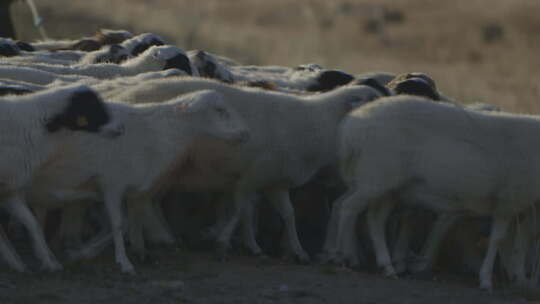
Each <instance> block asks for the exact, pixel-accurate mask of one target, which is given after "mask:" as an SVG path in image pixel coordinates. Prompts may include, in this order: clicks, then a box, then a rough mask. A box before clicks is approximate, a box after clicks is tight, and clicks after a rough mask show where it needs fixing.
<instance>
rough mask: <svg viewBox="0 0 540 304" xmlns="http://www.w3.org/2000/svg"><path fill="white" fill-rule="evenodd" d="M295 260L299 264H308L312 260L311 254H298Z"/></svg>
mask: <svg viewBox="0 0 540 304" xmlns="http://www.w3.org/2000/svg"><path fill="white" fill-rule="evenodd" d="M295 261H296V263H298V264H301V265H307V264H309V263H310V262H311V259H310V258H309V256H308V255H307V254H306V253H305V252H302V253H301V254H296V255H295Z"/></svg>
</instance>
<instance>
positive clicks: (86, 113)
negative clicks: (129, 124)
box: [0, 86, 119, 271]
mask: <svg viewBox="0 0 540 304" xmlns="http://www.w3.org/2000/svg"><path fill="white" fill-rule="evenodd" d="M0 107H1V108H2V110H1V111H0V113H2V114H1V119H0V121H1V122H2V128H3V129H4V130H9V132H7V131H6V132H4V135H3V136H2V137H1V138H0V147H1V148H0V154H1V157H0V160H1V162H2V164H1V167H2V170H1V172H0V183H1V184H2V197H3V205H2V206H3V207H5V208H6V209H7V210H8V211H9V212H10V213H11V215H13V216H14V217H15V218H17V219H18V220H19V221H21V222H22V223H23V225H24V226H25V227H26V228H27V229H28V232H29V235H30V237H31V239H32V242H33V244H34V250H35V253H36V256H37V257H38V258H39V259H40V260H41V262H42V268H43V269H45V270H50V271H54V270H58V269H61V268H62V267H61V265H60V264H59V263H58V262H57V261H56V258H55V257H54V255H53V254H52V253H51V252H50V250H49V248H48V246H47V244H46V242H45V238H44V235H43V231H42V230H41V228H40V227H39V225H38V224H37V222H36V220H35V218H34V216H33V215H32V213H31V212H30V210H29V209H28V207H27V206H26V202H25V194H26V191H27V189H28V187H29V186H30V184H31V182H32V179H33V178H34V176H35V174H36V173H37V172H39V170H41V169H43V166H45V165H46V164H47V163H48V162H49V161H51V160H53V159H55V158H57V157H61V155H62V153H63V152H64V148H65V145H64V144H65V143H66V141H67V140H69V139H71V138H73V137H77V136H75V135H74V132H73V131H79V132H77V133H81V132H88V133H100V134H103V135H104V136H108V137H111V136H115V137H116V136H118V135H119V133H118V128H119V126H118V124H117V123H116V122H114V121H112V120H111V116H110V115H109V113H108V110H107V108H106V107H105V105H104V103H103V101H102V100H101V99H100V98H99V97H98V96H97V95H96V94H95V92H94V91H92V90H91V89H90V88H89V87H87V86H70V87H65V88H61V89H52V90H47V91H43V92H40V93H36V94H30V95H25V96H20V97H15V96H11V97H4V98H0ZM0 239H1V237H0ZM0 241H1V242H2V243H3V244H2V246H1V249H0V251H2V252H1V253H2V255H4V257H5V258H6V259H7V261H8V263H9V265H10V266H11V267H13V268H14V269H16V270H19V271H24V270H25V268H26V267H25V266H24V264H23V263H22V262H21V261H20V259H19V258H18V256H17V255H16V253H15V252H14V251H13V250H11V249H10V248H9V247H10V246H9V244H8V243H7V240H3V239H2V240H0ZM6 244H7V245H6Z"/></svg>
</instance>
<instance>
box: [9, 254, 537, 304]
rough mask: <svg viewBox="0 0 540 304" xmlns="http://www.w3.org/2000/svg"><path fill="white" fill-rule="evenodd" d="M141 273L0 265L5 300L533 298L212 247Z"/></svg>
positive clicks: (156, 261)
mask: <svg viewBox="0 0 540 304" xmlns="http://www.w3.org/2000/svg"><path fill="white" fill-rule="evenodd" d="M152 254H153V259H152V260H153V262H149V263H144V264H141V263H139V264H137V265H136V267H137V275H135V276H131V275H125V274H121V273H120V272H119V269H118V268H117V267H116V265H115V263H114V261H113V258H112V257H113V253H112V251H109V252H107V253H106V254H104V255H102V257H101V258H99V259H95V260H92V261H84V262H80V263H72V264H66V265H65V266H66V269H65V270H64V271H63V272H58V273H42V272H34V273H22V274H21V273H15V272H9V271H2V272H0V303H3V304H12V303H13V304H15V303H16V304H19V303H21V304H22V303H117V304H128V303H138V304H140V303H205V304H211V303H234V304H240V303H306V304H307V303H336V304H337V303H373V304H375V303H426V304H428V303H429V304H432V303H441V304H445V303H460V304H467V303H471V304H473V303H474V304H481V303H528V302H527V301H526V300H524V299H520V298H519V297H515V296H509V295H505V294H504V292H501V291H498V292H495V293H493V294H490V293H488V292H486V291H481V290H479V289H478V288H477V287H476V279H472V278H471V279H465V280H464V279H463V278H447V279H444V280H443V279H438V280H433V279H430V280H414V279H408V278H402V279H399V280H395V279H387V278H384V277H383V276H381V275H379V274H368V273H365V272H356V271H352V270H349V269H346V268H341V267H337V266H327V265H296V264H291V263H288V262H284V261H282V260H279V259H274V258H255V257H243V256H233V257H232V258H231V259H230V260H229V261H227V262H219V261H217V260H216V259H215V258H214V256H213V255H212V254H210V253H208V252H193V251H189V252H187V251H185V250H178V249H168V250H165V249H161V250H159V251H156V250H154V251H153V253H152Z"/></svg>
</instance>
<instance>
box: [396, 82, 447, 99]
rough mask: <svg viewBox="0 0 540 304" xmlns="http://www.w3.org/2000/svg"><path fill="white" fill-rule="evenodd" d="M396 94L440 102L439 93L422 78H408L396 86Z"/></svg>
mask: <svg viewBox="0 0 540 304" xmlns="http://www.w3.org/2000/svg"><path fill="white" fill-rule="evenodd" d="M394 91H395V92H396V93H397V94H408V95H416V96H423V97H426V98H429V99H432V100H440V99H441V97H440V95H439V93H438V92H437V91H436V90H435V89H434V88H433V87H432V86H430V85H429V83H428V82H427V81H426V80H424V79H423V78H409V79H407V80H403V81H400V82H398V83H397V84H396V87H395V88H394Z"/></svg>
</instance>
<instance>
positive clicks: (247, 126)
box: [0, 30, 540, 290]
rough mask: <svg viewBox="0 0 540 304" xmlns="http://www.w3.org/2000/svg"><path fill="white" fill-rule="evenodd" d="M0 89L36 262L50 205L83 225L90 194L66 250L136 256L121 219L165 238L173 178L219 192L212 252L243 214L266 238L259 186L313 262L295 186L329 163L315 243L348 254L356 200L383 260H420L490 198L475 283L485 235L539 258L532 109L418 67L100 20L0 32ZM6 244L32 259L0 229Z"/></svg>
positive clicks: (10, 182)
mask: <svg viewBox="0 0 540 304" xmlns="http://www.w3.org/2000/svg"><path fill="white" fill-rule="evenodd" d="M395 95H399V96H395ZM0 96H1V97H0V108H1V109H2V110H1V112H0V113H1V114H0V117H1V119H0V123H1V124H2V125H1V127H2V130H3V131H2V133H1V135H0V155H1V157H0V163H1V166H0V167H1V168H2V169H1V170H0V192H1V193H2V195H3V201H4V205H3V206H4V207H5V210H7V212H8V213H9V214H10V216H12V217H13V218H14V219H16V220H17V221H18V222H20V223H21V224H22V225H23V226H24V227H25V228H26V229H27V231H28V234H29V237H30V239H31V240H32V242H33V248H34V250H35V255H36V257H37V258H38V259H39V260H40V262H41V265H42V268H43V270H48V271H55V270H61V269H62V265H61V264H60V263H59V262H58V261H57V259H56V257H55V255H54V254H53V253H52V251H51V250H50V249H49V246H48V245H47V241H46V239H45V234H44V225H45V224H46V217H47V212H48V211H50V210H52V209H53V208H62V212H63V213H62V214H63V215H62V218H61V224H60V228H59V230H58V232H57V233H58V236H57V237H59V238H60V239H62V240H66V241H68V240H69V241H73V240H75V243H79V242H80V241H81V240H82V239H83V231H85V226H88V225H90V224H89V221H90V215H89V214H90V213H91V212H87V211H88V210H92V209H93V208H94V207H93V206H96V205H99V204H96V203H101V202H102V203H103V204H104V206H105V213H106V214H107V215H102V216H97V218H98V220H97V222H98V224H99V225H100V226H101V229H100V233H96V236H95V237H93V238H92V239H91V240H88V241H86V242H85V243H84V245H83V246H81V248H82V249H77V250H73V251H72V256H73V257H83V256H84V257H86V256H91V255H96V254H98V253H99V252H100V251H101V250H102V249H103V248H104V246H106V245H107V244H109V242H110V241H111V240H112V241H113V242H114V248H115V259H116V262H117V263H119V264H120V266H121V270H122V271H123V272H127V273H135V268H134V266H133V264H132V263H131V262H130V260H129V258H128V255H127V254H126V248H125V244H124V237H126V238H127V239H128V241H129V245H130V248H131V250H132V251H133V252H134V253H136V254H137V255H140V256H144V255H145V248H146V246H147V244H146V243H161V244H174V243H175V241H176V240H175V237H174V236H173V234H172V233H171V231H170V229H169V227H168V224H167V222H166V221H165V220H164V215H163V211H162V208H161V205H160V203H161V200H162V198H163V197H165V195H166V193H167V192H169V191H172V190H176V191H188V192H203V193H219V199H218V200H219V204H218V207H216V210H215V211H216V213H217V217H218V220H217V222H216V223H215V225H213V226H212V227H211V229H209V231H210V232H211V233H210V234H211V235H212V236H213V238H214V241H215V244H216V248H217V250H218V252H219V254H220V256H225V255H226V253H227V251H228V250H229V249H230V247H231V239H232V237H233V234H234V232H235V229H236V228H237V226H239V227H241V229H242V234H241V235H242V236H241V238H242V242H243V243H244V245H245V246H246V247H247V248H248V249H249V250H250V251H251V252H252V253H253V254H255V255H260V254H262V253H263V250H262V249H261V247H260V245H259V244H258V242H257V237H256V235H257V216H256V207H257V206H260V202H264V203H269V204H270V205H271V206H273V207H275V209H276V211H277V212H278V214H279V215H280V217H281V219H282V222H283V225H284V227H285V228H284V229H285V238H284V240H285V244H286V246H287V248H288V249H289V250H290V251H291V252H292V253H293V254H294V256H295V257H296V258H297V259H298V261H300V262H303V263H307V262H309V261H310V257H309V255H308V254H307V253H306V251H305V250H304V248H303V246H302V244H301V242H300V240H299V236H298V233H297V223H296V218H295V211H294V208H293V203H292V202H291V199H290V191H291V190H292V189H294V188H296V187H299V186H301V185H304V184H306V183H308V182H310V181H311V180H313V178H315V177H316V176H318V173H319V172H321V171H322V170H328V168H330V172H333V173H334V175H331V177H332V179H335V180H336V181H337V182H340V181H341V180H342V181H343V182H344V183H345V185H346V188H347V191H346V192H345V193H343V194H342V195H341V197H340V198H339V199H338V200H336V201H335V202H333V204H332V207H331V213H330V215H329V219H328V223H326V222H321V223H320V225H321V226H325V225H326V238H325V240H324V245H323V248H322V252H321V253H320V254H319V256H318V257H319V260H320V261H322V262H326V263H338V264H346V265H349V266H355V265H358V264H359V263H360V258H359V257H361V256H362V252H361V251H362V250H360V249H359V248H360V246H361V245H364V244H360V243H359V240H360V239H361V238H360V237H359V236H358V235H357V234H358V232H359V230H358V229H357V227H356V223H357V220H358V219H359V218H360V216H361V214H362V213H363V211H366V215H365V216H366V222H367V225H368V227H369V236H370V238H371V240H372V245H373V251H374V253H375V257H376V262H377V265H378V266H379V267H380V268H381V269H382V271H383V272H384V274H385V275H386V276H391V277H395V276H397V275H398V274H399V273H401V272H403V271H405V270H406V271H410V272H415V271H422V270H426V269H428V268H430V267H431V266H432V265H433V264H434V260H435V258H436V256H437V253H438V251H439V250H438V249H439V248H440V247H441V246H442V245H441V243H442V242H443V240H444V238H445V236H446V235H447V232H448V231H449V230H450V229H451V227H452V225H453V224H454V223H455V222H456V221H457V220H458V218H460V217H463V216H470V215H472V216H488V217H490V218H491V219H492V222H491V232H490V233H489V243H488V248H487V253H486V254H485V258H484V260H483V263H482V265H481V267H480V271H479V272H480V286H481V287H482V288H485V289H489V290H491V289H492V286H493V283H492V277H493V271H494V265H495V262H496V257H497V253H500V257H501V265H502V268H504V270H505V271H506V272H507V273H508V274H509V276H510V277H512V278H513V279H515V280H517V281H525V280H527V279H528V278H530V277H531V276H532V275H533V274H532V266H531V265H533V264H534V263H536V262H537V261H536V260H535V259H534V256H535V255H534V254H531V252H532V251H533V249H534V248H532V247H533V243H534V240H535V238H536V235H537V233H538V230H537V228H536V226H535V217H534V215H535V212H532V211H534V209H531V208H533V207H534V204H535V203H536V201H537V200H538V199H540V188H536V187H535V186H536V185H535V183H536V179H537V178H538V177H539V176H540V147H539V151H536V138H535V137H536V136H537V135H536V131H535V130H536V129H539V131H540V119H539V118H538V117H536V116H528V115H517V114H509V113H504V112H501V111H500V109H498V108H497V107H494V106H491V105H486V104H476V105H471V106H462V105H460V104H458V103H456V102H455V101H453V100H452V99H451V98H449V97H446V96H444V95H443V94H441V93H440V92H439V91H438V90H437V87H436V84H435V82H434V81H433V80H432V79H431V78H430V77H429V76H427V75H426V74H422V73H408V74H402V75H393V74H390V73H383V72H378V73H371V74H364V75H351V74H348V73H346V72H343V71H339V70H329V69H325V68H323V67H321V66H320V65H317V64H306V65H301V66H298V67H294V68H290V67H280V66H246V65H241V64H239V63H237V62H235V61H233V60H231V59H228V58H225V57H222V56H218V55H215V54H211V53H209V52H205V51H200V50H195V51H189V52H187V53H186V52H184V51H183V50H181V49H180V48H178V47H176V46H173V45H168V44H167V43H166V42H165V41H164V40H163V39H161V38H160V37H159V36H157V35H155V34H141V35H133V34H131V33H129V32H127V31H113V30H102V31H99V32H98V33H97V34H96V35H94V36H92V37H86V38H83V39H80V40H75V41H71V40H65V41H44V42H35V43H25V42H21V41H13V40H9V39H0ZM332 169H334V170H332ZM537 189H538V190H537ZM174 203H175V204H182V201H177V202H174ZM396 207H397V208H396ZM308 208H309V206H308ZM419 208H426V209H428V210H431V211H433V212H435V213H436V214H437V219H436V220H435V222H434V224H433V225H434V226H433V228H432V229H431V230H430V233H429V235H428V236H427V237H426V238H425V245H423V246H422V250H421V252H420V253H418V256H417V258H416V261H415V263H409V264H407V263H406V262H407V261H408V260H407V256H409V255H410V251H411V247H412V245H411V243H412V242H413V234H414V233H412V232H413V231H414V229H413V227H412V226H413V223H412V221H411V220H407V218H408V217H413V218H414V216H415V210H418V209H419ZM94 209H95V208H94ZM398 209H399V210H402V212H401V213H398V216H397V217H392V216H391V214H393V210H398ZM403 210H405V211H403ZM407 210H409V211H407ZM531 210H532V211H531ZM399 214H401V216H399ZM98 215H99V213H98ZM389 216H390V218H392V219H393V220H392V221H391V222H392V224H394V226H392V227H393V228H391V229H390V230H396V231H392V232H395V233H394V234H396V235H395V237H393V238H392V237H391V239H392V242H390V243H391V244H390V245H391V248H393V250H392V255H391V254H390V252H389V249H388V245H389V244H388V242H387V240H386V238H387V235H389V233H387V231H386V230H387V228H388V227H390V226H389V225H388V224H389V221H388V218H389ZM94 217H95V216H94ZM168 218H169V219H170V218H178V220H180V219H181V215H171V214H168ZM107 219H108V221H107ZM515 219H519V223H520V224H521V225H519V227H518V226H517V225H514V224H513V223H514V222H515V221H514V220H515ZM396 223H397V228H396ZM240 224H241V225H240ZM10 225H13V224H11V223H10ZM10 231H11V230H10ZM390 234H392V233H390ZM9 235H10V234H9V233H8V234H7V236H9ZM507 235H508V236H507ZM0 254H1V255H2V257H3V258H4V259H5V260H6V261H7V263H8V264H9V266H10V267H12V268H13V269H15V270H18V271H25V270H26V269H27V266H26V265H25V264H24V263H23V262H22V261H21V259H20V258H19V256H18V255H17V253H16V252H15V250H14V248H13V247H12V245H11V244H10V242H9V241H8V240H7V239H6V234H4V233H2V235H0Z"/></svg>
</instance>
